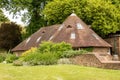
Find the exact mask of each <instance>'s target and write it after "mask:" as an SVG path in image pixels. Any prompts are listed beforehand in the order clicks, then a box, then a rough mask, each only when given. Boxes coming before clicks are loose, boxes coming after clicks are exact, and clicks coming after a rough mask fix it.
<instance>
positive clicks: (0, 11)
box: [0, 9, 9, 23]
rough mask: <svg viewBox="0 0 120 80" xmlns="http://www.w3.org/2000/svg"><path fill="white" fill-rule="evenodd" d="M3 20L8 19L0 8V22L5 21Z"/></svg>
mask: <svg viewBox="0 0 120 80" xmlns="http://www.w3.org/2000/svg"><path fill="white" fill-rule="evenodd" d="M5 21H9V20H8V18H7V17H5V15H4V14H3V12H2V10H1V9H0V23H1V22H5Z"/></svg>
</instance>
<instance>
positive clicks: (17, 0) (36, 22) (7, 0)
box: [0, 0, 51, 35]
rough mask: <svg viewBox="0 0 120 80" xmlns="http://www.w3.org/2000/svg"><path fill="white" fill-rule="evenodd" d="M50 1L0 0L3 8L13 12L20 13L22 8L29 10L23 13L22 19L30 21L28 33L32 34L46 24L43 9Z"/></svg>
mask: <svg viewBox="0 0 120 80" xmlns="http://www.w3.org/2000/svg"><path fill="white" fill-rule="evenodd" d="M48 1H51V0H0V3H2V4H1V7H2V8H5V9H6V10H7V11H10V13H11V12H12V13H13V14H20V13H18V12H20V11H21V10H27V12H26V13H24V14H23V15H22V16H23V19H22V20H23V21H24V22H25V21H26V20H27V21H28V22H29V25H28V27H27V32H28V35H31V34H32V33H34V32H35V31H37V30H38V29H39V28H40V27H43V26H45V23H46V22H45V21H44V19H43V15H42V14H41V11H42V10H43V8H44V6H45V4H46V3H47V2H48ZM20 15H21V14H20Z"/></svg>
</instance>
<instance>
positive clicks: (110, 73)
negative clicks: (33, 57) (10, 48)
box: [0, 63, 120, 80]
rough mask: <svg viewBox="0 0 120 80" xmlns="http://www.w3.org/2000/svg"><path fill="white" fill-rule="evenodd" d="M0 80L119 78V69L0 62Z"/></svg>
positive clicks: (100, 79)
mask: <svg viewBox="0 0 120 80" xmlns="http://www.w3.org/2000/svg"><path fill="white" fill-rule="evenodd" d="M0 80H120V70H107V69H98V68H91V67H82V66H76V65H52V66H20V67H19V66H18V67H16V66H12V64H2V63H1V64H0Z"/></svg>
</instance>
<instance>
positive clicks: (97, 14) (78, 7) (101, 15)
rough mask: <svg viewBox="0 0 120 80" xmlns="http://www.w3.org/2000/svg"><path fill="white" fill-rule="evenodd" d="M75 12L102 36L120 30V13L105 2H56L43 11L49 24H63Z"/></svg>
mask: <svg viewBox="0 0 120 80" xmlns="http://www.w3.org/2000/svg"><path fill="white" fill-rule="evenodd" d="M73 11H74V12H75V13H76V14H77V15H78V16H79V17H80V18H81V19H82V20H83V21H85V22H86V23H87V24H88V25H91V26H92V28H93V29H94V30H95V31H96V32H97V33H98V34H99V35H101V36H105V35H107V34H109V33H115V32H116V31H118V30H120V11H119V9H118V8H117V7H116V6H115V5H113V4H112V3H111V2H110V1H105V0H79V1H78V0H54V1H52V2H50V3H48V4H47V5H46V7H45V9H44V10H43V14H44V15H45V19H46V20H47V21H48V24H49V25H50V24H56V23H62V22H63V21H64V20H65V19H66V17H68V16H69V15H70V14H71V13H72V12H73Z"/></svg>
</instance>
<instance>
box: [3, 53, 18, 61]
mask: <svg viewBox="0 0 120 80" xmlns="http://www.w3.org/2000/svg"><path fill="white" fill-rule="evenodd" d="M16 59H18V57H16V55H13V54H10V53H9V54H7V56H6V59H5V61H6V62H7V63H12V62H13V61H15V60H16Z"/></svg>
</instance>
